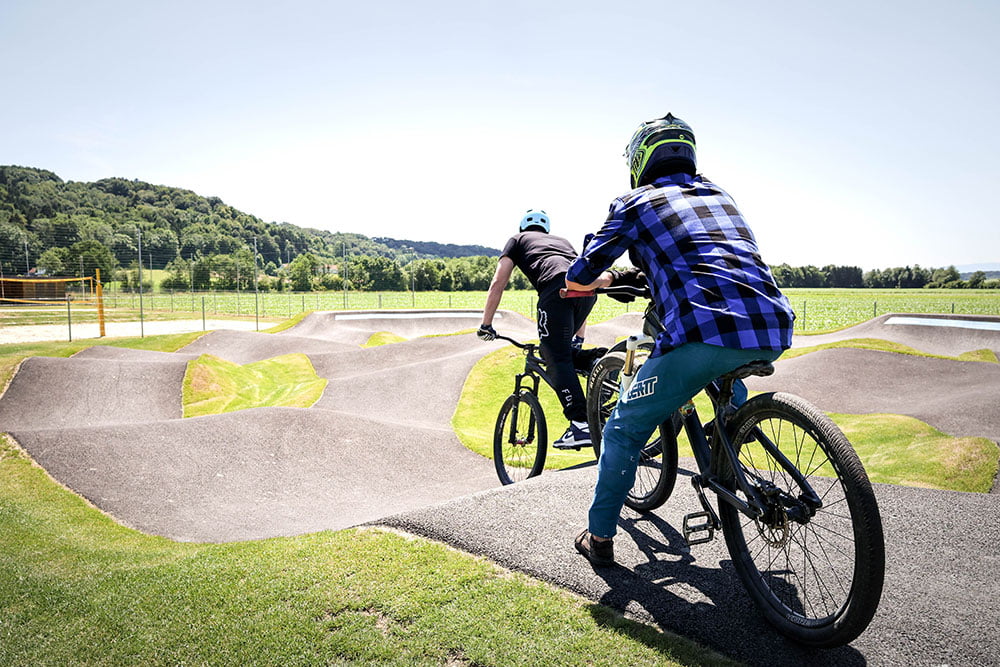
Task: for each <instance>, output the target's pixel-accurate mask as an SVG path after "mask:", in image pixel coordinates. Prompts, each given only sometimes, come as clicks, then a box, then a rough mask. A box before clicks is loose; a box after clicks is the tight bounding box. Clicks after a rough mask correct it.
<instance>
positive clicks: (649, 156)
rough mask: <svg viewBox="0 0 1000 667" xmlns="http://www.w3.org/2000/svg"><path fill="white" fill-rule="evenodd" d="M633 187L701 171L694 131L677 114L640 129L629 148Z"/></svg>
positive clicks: (651, 121) (659, 119)
mask: <svg viewBox="0 0 1000 667" xmlns="http://www.w3.org/2000/svg"><path fill="white" fill-rule="evenodd" d="M625 159H626V160H627V161H628V168H629V174H630V175H631V180H632V187H633V188H637V187H639V186H640V185H646V184H647V183H650V182H652V181H653V180H654V179H655V178H657V177H659V176H663V175H665V174H676V173H686V174H694V173H696V171H697V165H698V160H697V157H696V156H695V145H694V132H693V131H692V130H691V126H690V125H688V124H687V123H685V122H684V121H683V120H681V119H680V118H677V117H676V116H674V115H673V114H669V113H668V114H667V115H666V116H664V117H663V118H657V119H656V120H649V121H646V122H645V123H643V124H642V125H640V126H639V129H637V130H636V131H635V134H633V135H632V141H630V142H629V144H628V147H627V148H626V149H625Z"/></svg>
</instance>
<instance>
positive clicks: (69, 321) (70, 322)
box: [66, 294, 73, 343]
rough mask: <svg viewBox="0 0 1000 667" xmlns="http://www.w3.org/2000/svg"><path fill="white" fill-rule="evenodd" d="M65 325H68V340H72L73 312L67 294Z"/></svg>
mask: <svg viewBox="0 0 1000 667" xmlns="http://www.w3.org/2000/svg"><path fill="white" fill-rule="evenodd" d="M66 326H67V327H69V342H71V343H72V342H73V314H72V313H71V312H70V308H69V294H67V295H66Z"/></svg>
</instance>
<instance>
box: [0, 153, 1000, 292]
mask: <svg viewBox="0 0 1000 667" xmlns="http://www.w3.org/2000/svg"><path fill="white" fill-rule="evenodd" d="M498 255H499V251H498V250H495V249H491V248H487V247H484V246H460V245H453V244H441V243H435V242H417V241H406V240H396V239H389V238H381V237H380V238H369V237H366V236H363V235H361V234H354V233H345V232H329V231H323V230H316V229H307V228H300V227H296V226H295V225H291V224H289V223H284V222H283V223H274V222H264V221H262V220H260V219H259V218H256V217H254V216H252V215H249V214H247V213H244V212H242V211H239V210H237V209H235V208H232V207H231V206H228V205H227V204H225V202H223V201H222V200H221V199H219V198H218V197H202V196H200V195H197V194H195V193H194V192H191V191H189V190H183V189H180V188H174V187H168V186H160V185H151V184H149V183H144V182H142V181H138V180H127V179H123V178H107V179H102V180H99V181H96V182H93V183H83V182H73V181H69V182H66V181H63V180H62V179H61V178H59V176H57V175H56V174H54V173H52V172H51V171H47V170H44V169H35V168H29V167H17V166H0V275H5V276H11V275H24V274H27V273H30V272H32V271H35V272H38V273H44V274H47V275H53V276H89V275H93V273H94V269H98V268H99V269H100V270H101V274H102V278H103V279H104V280H105V281H106V282H107V281H113V280H117V281H118V282H119V283H120V285H121V287H122V288H123V289H126V290H132V289H136V288H138V287H139V273H140V271H139V269H140V266H141V268H142V269H143V270H144V271H146V270H150V271H151V270H153V269H157V270H166V272H167V274H168V275H167V278H166V279H165V280H163V281H162V282H161V286H162V287H163V288H165V289H177V290H185V289H198V290H203V289H251V288H256V289H262V290H279V291H283V290H295V291H309V290H315V289H334V290H338V289H352V290H378V291H396V290H411V289H412V290H417V291H425V290H440V291H459V290H484V289H486V288H487V287H488V286H489V282H490V279H491V278H492V275H493V270H494V268H495V266H496V257H497V256H498ZM772 270H773V272H774V275H775V278H776V280H777V282H778V284H779V285H781V286H782V287H879V288H887V287H888V288H895V287H949V288H965V287H994V288H996V287H1000V280H996V279H995V277H994V276H987V275H986V274H983V273H982V272H979V273H976V274H973V275H972V276H970V277H969V278H968V279H966V280H963V279H962V277H961V276H960V275H959V274H958V271H956V270H955V268H954V267H948V268H945V269H924V268H922V267H919V266H913V267H901V268H892V269H882V270H874V271H869V272H867V273H863V272H862V271H861V269H859V268H857V267H851V266H826V267H822V268H817V267H814V266H803V267H792V266H789V265H787V264H781V265H778V266H774V267H772ZM143 283H145V284H146V285H147V286H149V285H150V279H149V276H148V275H144V276H143ZM511 287H512V288H514V289H526V288H528V287H530V285H529V283H528V281H527V279H526V278H525V277H524V276H523V275H521V274H520V272H515V274H514V276H513V278H512V281H511Z"/></svg>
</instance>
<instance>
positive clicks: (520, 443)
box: [493, 390, 549, 484]
mask: <svg viewBox="0 0 1000 667" xmlns="http://www.w3.org/2000/svg"><path fill="white" fill-rule="evenodd" d="M548 443H549V440H548V429H547V428H546V424H545V413H544V412H542V406H541V405H540V404H539V403H538V398H537V397H536V396H535V395H534V394H533V393H531V392H530V391H527V390H522V391H521V392H520V393H518V394H511V395H510V396H508V397H507V400H506V401H504V404H503V407H501V408H500V414H498V415H497V423H496V427H495V428H494V429H493V465H494V467H495V468H496V470H497V477H499V478H500V482H501V483H503V484H513V483H514V482H520V481H523V480H525V479H528V478H529V477H534V476H536V475H538V474H540V473H541V472H542V468H544V467H545V452H546V449H547V447H548Z"/></svg>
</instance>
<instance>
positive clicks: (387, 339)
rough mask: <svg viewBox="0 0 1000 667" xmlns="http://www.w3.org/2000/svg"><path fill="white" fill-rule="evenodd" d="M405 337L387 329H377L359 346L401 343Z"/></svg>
mask: <svg viewBox="0 0 1000 667" xmlns="http://www.w3.org/2000/svg"><path fill="white" fill-rule="evenodd" d="M405 340H406V339H405V338H403V337H402V336H398V335H396V334H394V333H390V332H388V331H377V332H375V333H373V334H372V335H371V336H369V337H368V340H366V341H365V343H364V344H363V345H362V346H361V347H379V346H380V345H392V344H393V343H402V342H403V341H405Z"/></svg>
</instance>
